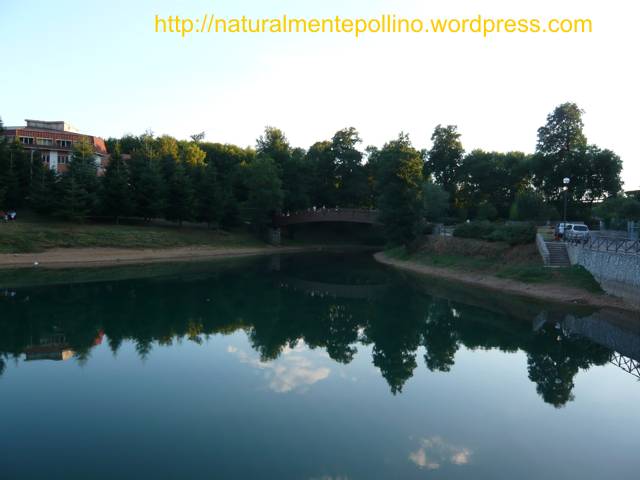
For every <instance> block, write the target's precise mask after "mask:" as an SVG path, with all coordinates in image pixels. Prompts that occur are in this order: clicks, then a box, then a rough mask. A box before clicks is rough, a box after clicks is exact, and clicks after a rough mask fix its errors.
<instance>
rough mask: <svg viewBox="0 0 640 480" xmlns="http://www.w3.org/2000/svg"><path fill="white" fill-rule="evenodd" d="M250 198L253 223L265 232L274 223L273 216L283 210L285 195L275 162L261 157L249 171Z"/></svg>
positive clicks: (248, 206) (257, 228)
mask: <svg viewBox="0 0 640 480" xmlns="http://www.w3.org/2000/svg"><path fill="white" fill-rule="evenodd" d="M246 181H247V187H248V188H249V197H248V199H247V202H246V206H247V210H248V211H249V217H250V219H251V223H252V225H253V226H254V228H255V229H256V230H263V229H264V228H266V227H268V226H269V225H271V223H272V219H273V215H274V214H275V213H276V212H277V211H278V210H280V209H281V208H282V202H283V198H284V193H283V191H282V182H281V181H280V177H279V176H278V168H277V166H276V164H275V161H274V160H273V159H272V158H271V157H268V156H259V157H258V158H256V159H255V161H254V162H252V163H251V165H249V168H248V169H247V179H246Z"/></svg>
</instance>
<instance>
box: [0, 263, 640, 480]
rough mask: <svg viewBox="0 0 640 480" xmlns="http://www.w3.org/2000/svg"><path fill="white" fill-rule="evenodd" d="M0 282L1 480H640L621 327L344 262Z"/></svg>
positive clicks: (634, 391)
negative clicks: (469, 479) (546, 479)
mask: <svg viewBox="0 0 640 480" xmlns="http://www.w3.org/2000/svg"><path fill="white" fill-rule="evenodd" d="M132 277H137V278H132ZM27 284H31V286H27ZM0 285H2V286H1V287H0V478H2V479H3V480H4V479H28V478H38V479H39V478H47V479H53V478H55V479H57V478H61V479H94V478H95V479H113V478H117V479H134V478H135V479H138V478H150V479H151V478H152V479H174V478H175V479H191V478H207V479H213V478H225V479H226V478H232V479H245V478H260V479H271V478H274V479H276V478H277V479H326V480H328V479H333V480H337V479H342V480H344V479H367V480H369V479H426V478H429V479H431V478H434V479H438V478H446V479H457V478H473V479H542V478H549V479H551V478H553V479H565V478H566V479H574V478H575V479H581V480H583V479H603V478H615V479H636V478H638V477H639V475H640V470H639V468H640V453H639V450H638V446H639V445H640V413H638V407H639V406H640V381H639V379H638V375H639V374H640V371H638V363H637V361H638V360H640V319H637V318H636V319H635V320H636V321H635V322H634V319H633V318H631V319H629V318H627V317H626V316H624V315H619V314H615V313H613V312H602V311H600V312H599V311H594V310H589V309H578V310H567V309H562V308H558V307H552V306H549V305H544V304H540V303H531V302H529V301H525V300H522V299H518V298H511V297H505V296H503V295H499V294H492V293H488V292H485V291H480V290H465V289H460V288H458V287H456V286H455V285H450V284H443V283H440V282H437V281H434V280H430V279H425V278H418V277H414V276H407V275H404V274H400V273H398V272H395V271H393V270H389V269H387V268H385V267H382V266H380V265H377V264H375V263H374V262H373V261H372V260H371V259H370V258H369V256H368V255H363V254H348V255H347V254H344V255H338V254H331V255H330V254H317V255H293V256H286V257H268V258H257V259H250V260H246V259H245V260H241V261H224V262H218V263H211V264H184V265H170V266H166V265H165V266H158V265H156V266H148V267H126V268H125V267H122V268H112V269H100V270H87V271H50V272H45V271H39V270H32V271H28V272H21V273H11V272H4V273H1V274H0Z"/></svg>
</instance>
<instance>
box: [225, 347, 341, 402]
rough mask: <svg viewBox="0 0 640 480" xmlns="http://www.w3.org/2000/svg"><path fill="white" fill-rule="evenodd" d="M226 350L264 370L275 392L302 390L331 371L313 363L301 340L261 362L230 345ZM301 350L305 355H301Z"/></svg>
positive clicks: (248, 363)
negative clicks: (278, 355)
mask: <svg viewBox="0 0 640 480" xmlns="http://www.w3.org/2000/svg"><path fill="white" fill-rule="evenodd" d="M227 352H229V353H231V354H233V355H235V356H236V357H237V358H238V359H239V360H240V361H241V362H242V363H246V364H247V365H251V366H252V367H254V368H257V369H260V370H264V372H265V378H266V379H267V382H268V387H269V389H271V390H273V391H274V392H277V393H287V392H291V391H298V392H304V391H306V389H307V388H308V387H309V386H311V385H313V384H315V383H317V382H319V381H321V380H324V379H326V378H328V377H329V374H330V373H331V370H330V369H329V368H328V367H325V366H315V365H314V364H313V362H312V361H311V360H310V358H309V352H308V349H307V347H306V346H305V345H304V343H303V342H302V341H299V342H298V343H297V344H296V345H295V346H294V347H293V348H290V347H288V346H287V347H285V348H284V349H283V351H282V354H281V356H280V357H279V358H278V359H277V360H274V361H271V362H263V361H261V360H260V359H259V358H258V357H257V356H254V355H253V354H252V355H250V354H248V353H247V352H244V351H242V350H239V349H238V348H237V347H234V346H232V345H229V346H228V347H227ZM303 352H305V353H306V355H302V353H303ZM319 357H320V356H319Z"/></svg>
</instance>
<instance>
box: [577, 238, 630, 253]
mask: <svg viewBox="0 0 640 480" xmlns="http://www.w3.org/2000/svg"><path fill="white" fill-rule="evenodd" d="M581 245H582V247H583V248H586V249H588V250H594V251H597V252H612V253H625V254H631V255H640V240H633V239H628V238H612V237H600V236H597V237H591V238H590V239H589V241H587V242H586V243H583V244H581Z"/></svg>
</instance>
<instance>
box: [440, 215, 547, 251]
mask: <svg viewBox="0 0 640 480" xmlns="http://www.w3.org/2000/svg"><path fill="white" fill-rule="evenodd" d="M536 232H537V230H536V226H535V225H534V224H532V223H509V224H504V225H498V224H495V223H491V222H485V221H483V222H470V223H464V224H462V225H459V226H458V227H456V229H455V230H454V231H453V236H454V237H460V238H475V239H478V240H488V241H490V242H505V243H508V244H509V245H512V246H513V245H525V244H527V243H532V242H534V241H535V239H536Z"/></svg>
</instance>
